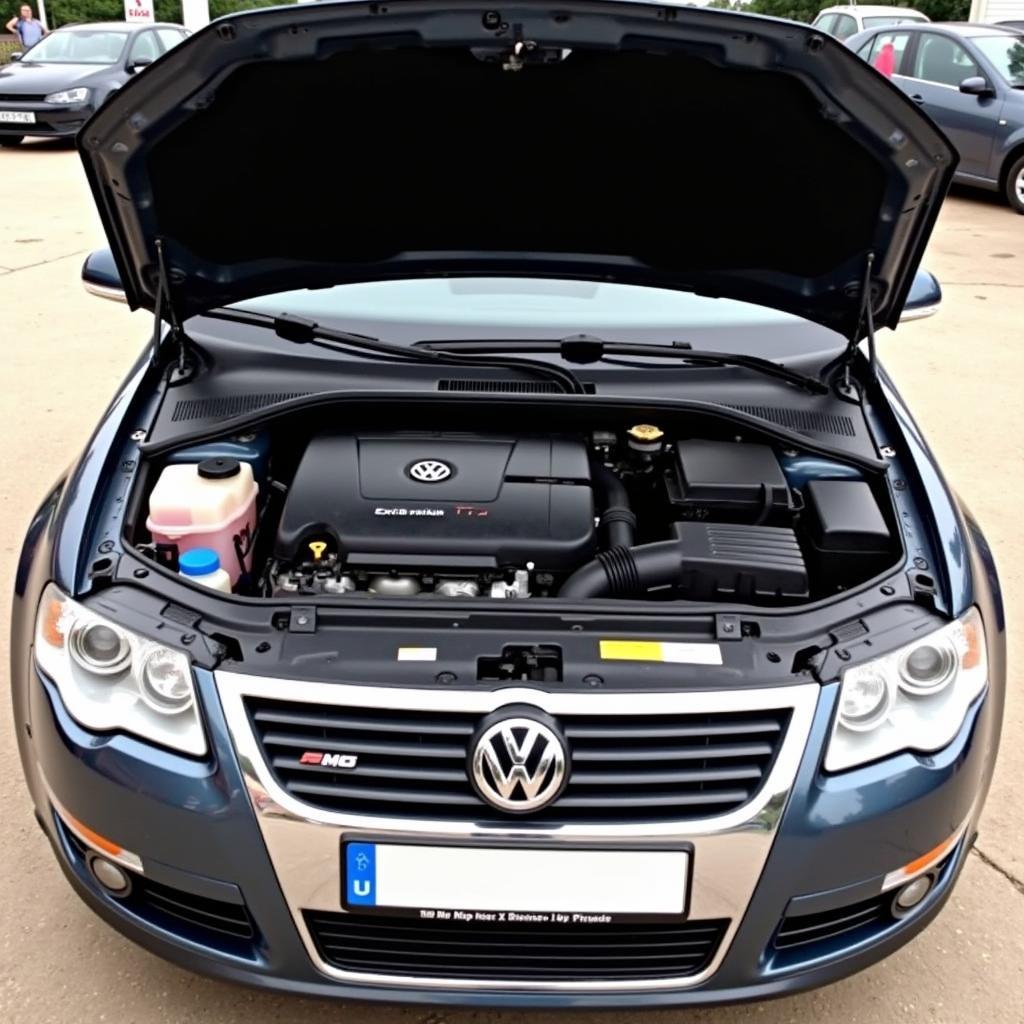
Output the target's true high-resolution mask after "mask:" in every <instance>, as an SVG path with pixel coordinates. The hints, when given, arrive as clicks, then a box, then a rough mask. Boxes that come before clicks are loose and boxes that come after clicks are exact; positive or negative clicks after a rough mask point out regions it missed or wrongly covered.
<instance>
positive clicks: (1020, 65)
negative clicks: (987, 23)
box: [972, 36, 1024, 89]
mask: <svg viewBox="0 0 1024 1024" xmlns="http://www.w3.org/2000/svg"><path fill="white" fill-rule="evenodd" d="M972 42H973V43H974V45H975V46H976V47H977V48H978V49H979V50H981V52H982V53H983V54H984V55H985V56H986V57H987V58H988V59H989V60H990V61H991V62H992V63H993V64H994V65H995V66H996V71H998V72H999V74H1001V75H1002V76H1003V78H1005V79H1006V81H1007V82H1009V83H1010V85H1011V86H1012V87H1013V88H1014V89H1024V39H1013V38H1012V37H1008V36H975V37H974V39H973V40H972Z"/></svg>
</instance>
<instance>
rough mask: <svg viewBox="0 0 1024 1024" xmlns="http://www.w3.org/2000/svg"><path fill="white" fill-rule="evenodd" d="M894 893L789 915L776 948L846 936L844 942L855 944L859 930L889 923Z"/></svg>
mask: <svg viewBox="0 0 1024 1024" xmlns="http://www.w3.org/2000/svg"><path fill="white" fill-rule="evenodd" d="M892 897H893V894H892V893H891V892H890V893H883V894H882V895H881V896H873V897H872V898H871V899H869V900H864V901H862V902H861V903H850V904H847V905H846V906H844V907H836V908H835V909H833V910H823V911H821V912H820V913H817V914H804V915H803V916H801V917H796V916H790V917H785V918H783V920H782V924H780V925H779V930H778V931H777V932H776V933H775V948H776V949H779V950H784V949H795V948H796V947H798V946H808V945H811V944H812V943H819V942H820V943H827V942H831V941H832V940H833V939H837V938H839V936H844V937H845V939H844V942H845V943H849V944H850V945H852V944H853V943H854V942H855V941H856V940H857V937H858V936H857V934H855V933H865V934H871V933H872V932H874V931H875V930H876V929H877V928H878V927H879V925H882V924H889V923H890V922H891V921H892V920H893V916H892V911H891V909H890V908H891V907H892Z"/></svg>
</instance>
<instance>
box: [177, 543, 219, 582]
mask: <svg viewBox="0 0 1024 1024" xmlns="http://www.w3.org/2000/svg"><path fill="white" fill-rule="evenodd" d="M219 568H220V557H219V556H218V554H217V552H216V551H214V550H213V549H212V548H192V549H191V550H190V551H185V552H182V554H181V555H180V556H179V557H178V570H179V571H180V572H181V574H182V575H183V576H208V575H209V574H210V573H212V572H216V571H217V570H218V569H219Z"/></svg>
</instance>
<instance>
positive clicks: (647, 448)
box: [626, 423, 665, 452]
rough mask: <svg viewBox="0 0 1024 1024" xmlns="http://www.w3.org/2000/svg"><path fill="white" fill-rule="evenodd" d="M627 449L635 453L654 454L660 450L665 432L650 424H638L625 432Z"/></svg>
mask: <svg viewBox="0 0 1024 1024" xmlns="http://www.w3.org/2000/svg"><path fill="white" fill-rule="evenodd" d="M626 436H627V437H628V438H629V447H630V448H632V449H633V451H635V452H656V451H659V450H660V448H661V442H662V439H663V438H664V437H665V431H664V430H662V429H661V427H656V426H654V424H652V423H638V424H636V426H633V427H630V428H629V430H627V431H626Z"/></svg>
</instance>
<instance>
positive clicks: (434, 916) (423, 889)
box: [342, 843, 690, 924]
mask: <svg viewBox="0 0 1024 1024" xmlns="http://www.w3.org/2000/svg"><path fill="white" fill-rule="evenodd" d="M342 867H343V869H344V870H343V884H344V892H343V899H342V903H343V905H344V906H345V908H346V909H349V910H353V911H360V912H365V911H374V910H377V911H386V912H390V913H396V912H397V913H405V914H411V915H412V916H416V917H420V918H427V919H430V920H455V921H476V922H480V921H484V922H496V923H505V922H515V921H520V920H526V921H530V922H533V923H538V924H545V923H556V924H608V923H611V922H612V920H619V921H621V920H622V919H623V918H630V919H636V918H645V917H651V916H659V917H660V916H672V917H676V918H679V917H682V916H683V915H684V914H685V912H686V895H687V881H688V877H689V867H690V855H689V853H687V852H686V851H684V850H581V849H571V850H548V849H544V850H534V849H517V850H510V849H499V848H494V847H487V846H480V847H473V846H404V845H398V844H392V843H346V844H345V845H344V849H343V858H342Z"/></svg>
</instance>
